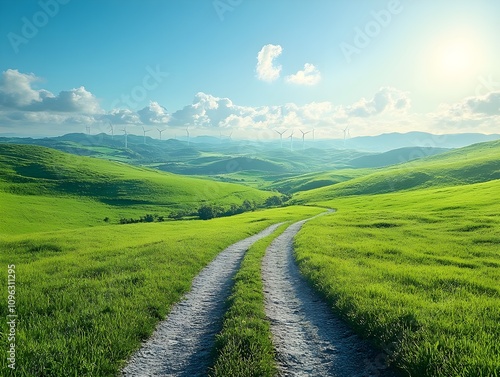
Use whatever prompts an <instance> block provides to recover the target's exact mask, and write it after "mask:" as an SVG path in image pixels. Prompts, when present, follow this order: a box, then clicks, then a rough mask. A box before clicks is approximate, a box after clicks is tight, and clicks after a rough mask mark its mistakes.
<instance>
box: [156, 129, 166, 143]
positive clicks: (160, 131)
mask: <svg viewBox="0 0 500 377" xmlns="http://www.w3.org/2000/svg"><path fill="white" fill-rule="evenodd" d="M157 130H158V132H159V133H160V140H161V133H162V132H163V131H165V130H160V129H159V128H157Z"/></svg>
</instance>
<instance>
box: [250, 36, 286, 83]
mask: <svg viewBox="0 0 500 377" xmlns="http://www.w3.org/2000/svg"><path fill="white" fill-rule="evenodd" d="M282 51H283V49H282V48H281V46H280V45H272V44H268V45H265V46H264V47H262V49H261V50H260V51H259V53H258V55H257V68H256V70H257V78H258V79H259V80H262V81H268V82H271V81H275V80H277V79H278V78H279V77H280V74H281V66H280V65H279V66H275V65H274V60H275V59H276V58H277V57H278V56H280V55H281V53H282Z"/></svg>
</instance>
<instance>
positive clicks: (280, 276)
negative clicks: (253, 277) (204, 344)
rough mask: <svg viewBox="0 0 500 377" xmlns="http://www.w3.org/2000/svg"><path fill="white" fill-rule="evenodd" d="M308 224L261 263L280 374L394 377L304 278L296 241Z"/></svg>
mask: <svg viewBox="0 0 500 377" xmlns="http://www.w3.org/2000/svg"><path fill="white" fill-rule="evenodd" d="M306 221H307V220H303V221H299V222H297V223H295V224H293V225H291V226H289V227H288V228H287V229H286V230H285V232H284V233H282V234H281V235H280V236H279V237H277V238H276V239H275V240H274V241H273V242H272V243H271V245H270V246H269V248H268V249H267V252H266V255H265V257H264V260H263V264H262V277H263V282H264V292H265V306H266V315H267V317H268V318H269V320H270V322H271V331H272V333H273V343H274V345H275V347H276V351H277V356H278V366H279V370H280V375H281V376H315V377H319V376H337V377H358V376H359V377H361V376H363V377H368V376H395V374H394V372H392V371H390V370H386V369H385V367H384V366H383V363H382V361H383V354H381V353H380V352H376V351H374V350H373V349H371V348H370V347H369V346H368V345H367V344H366V343H365V342H363V341H362V340H361V339H359V338H358V337H357V336H356V335H354V334H353V333H352V331H351V330H350V329H349V328H348V327H347V326H346V325H345V324H344V323H343V322H342V321H341V320H339V319H338V318H336V317H335V316H334V315H333V313H332V311H331V310H330V309H329V308H328V306H327V305H326V304H325V303H324V302H323V301H322V300H321V299H320V298H319V297H318V295H317V294H316V293H315V292H314V291H313V290H312V289H311V288H310V287H309V285H308V284H307V283H306V281H305V280H304V279H303V278H302V276H301V275H300V272H299V270H298V267H297V265H296V264H295V260H294V257H293V237H294V236H295V235H296V234H297V232H298V231H299V230H300V228H301V227H302V225H303V224H304V223H305V222H306Z"/></svg>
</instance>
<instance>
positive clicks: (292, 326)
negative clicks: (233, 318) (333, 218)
mask: <svg viewBox="0 0 500 377" xmlns="http://www.w3.org/2000/svg"><path fill="white" fill-rule="evenodd" d="M331 212H333V211H332V210H329V211H328V212H324V213H322V214H320V215H318V216H322V215H325V214H327V213H331ZM315 217H317V216H315ZM309 220H311V219H306V220H302V221H299V222H296V223H294V224H292V225H290V226H289V227H288V228H287V229H286V230H285V231H284V232H283V233H282V234H281V235H280V236H278V237H277V238H276V239H274V241H273V242H272V243H271V245H270V246H269V247H268V249H267V250H266V255H265V257H264V259H263V262H262V279H263V283H264V293H265V310H266V315H267V317H268V319H269V321H270V324H271V331H272V334H273V344H274V346H275V349H276V353H277V359H278V360H277V361H278V367H279V371H280V376H314V377H320V376H334V377H361V376H362V377H376V376H387V377H393V376H396V374H395V373H394V372H392V371H391V370H388V369H386V368H385V366H384V365H383V362H381V360H383V357H381V356H384V355H383V354H381V353H378V352H376V351H374V350H373V349H372V348H370V347H369V345H368V344H367V343H366V342H364V341H362V340H361V339H360V338H358V337H357V336H356V335H355V334H354V333H353V332H352V331H351V330H350V329H349V328H348V327H347V326H346V325H345V324H344V323H343V322H342V321H341V320H339V319H338V318H336V317H335V316H334V314H333V313H332V311H331V310H330V308H329V307H328V305H327V304H326V303H325V302H323V301H322V300H321V299H320V298H319V297H318V295H317V294H316V293H315V292H314V291H313V290H312V289H311V288H310V287H309V285H308V284H307V283H306V281H305V280H304V279H303V278H302V276H301V275H300V272H299V270H298V267H297V265H296V263H295V260H294V257H293V238H294V237H295V235H296V234H297V232H298V231H299V230H300V229H301V227H302V226H303V224H304V223H305V222H306V221H309ZM281 224H282V223H280V224H275V225H272V226H270V227H268V228H266V229H265V230H263V231H261V232H260V233H258V234H256V235H253V236H251V237H248V238H246V239H244V240H242V241H239V242H237V243H235V244H233V245H231V246H229V247H228V248H226V249H225V250H223V251H222V252H221V253H220V254H219V255H218V256H217V257H216V258H215V259H214V260H213V261H212V262H211V263H210V264H209V265H208V266H206V267H205V268H204V269H203V270H202V271H201V273H200V274H199V275H198V276H197V277H196V278H195V279H194V280H193V284H192V289H191V291H190V292H189V293H187V294H186V295H185V296H184V298H183V300H182V301H181V302H180V303H178V304H176V305H175V306H174V307H173V309H172V311H171V312H170V314H169V315H168V317H167V318H166V319H165V320H164V321H162V322H160V324H159V325H158V327H157V328H156V330H155V332H154V334H153V335H152V337H151V338H150V339H149V340H148V341H146V342H145V343H144V344H143V345H142V347H141V348H140V349H139V350H138V351H137V352H136V353H135V354H134V355H133V356H132V357H131V359H130V360H129V362H128V364H127V365H126V367H125V368H124V369H123V370H122V376H133V377H146V376H148V377H151V376H185V377H194V376H207V375H208V370H209V368H210V366H211V362H212V356H213V355H212V352H213V347H214V345H215V336H216V334H217V333H218V332H219V331H220V330H221V327H222V319H223V316H224V310H225V309H226V300H227V299H228V297H229V295H230V294H231V288H232V283H233V280H232V278H233V277H234V275H235V274H236V272H237V270H238V268H239V266H240V263H241V260H242V259H243V257H244V255H245V252H246V251H247V250H248V248H249V247H250V246H251V245H252V244H254V243H255V242H256V241H258V240H259V239H262V238H263V237H266V236H267V235H270V234H272V233H273V232H274V231H275V230H276V229H277V228H278V227H279V226H280V225H281ZM228 377H230V376H228ZM231 377H232V376H231Z"/></svg>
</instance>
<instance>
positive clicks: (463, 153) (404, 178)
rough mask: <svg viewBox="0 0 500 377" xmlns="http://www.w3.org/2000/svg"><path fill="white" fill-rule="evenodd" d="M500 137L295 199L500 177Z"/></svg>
mask: <svg viewBox="0 0 500 377" xmlns="http://www.w3.org/2000/svg"><path fill="white" fill-rule="evenodd" d="M498 156H500V141H494V142H488V143H481V144H475V145H472V146H470V147H466V148H461V149H458V150H453V151H450V152H446V153H442V154H440V155H437V156H433V157H428V158H425V159H422V160H417V161H414V162H409V163H405V164H401V165H396V166H393V167H389V168H384V169H379V170H375V171H374V172H373V173H371V174H368V175H365V176H362V177H359V178H354V179H351V180H349V181H347V182H342V183H338V184H335V185H333V186H328V187H322V188H319V189H316V190H310V191H306V192H300V193H298V194H297V195H296V196H295V198H294V201H295V203H308V202H311V201H318V200H320V199H318V198H322V199H323V200H328V199H333V198H338V197H342V196H353V195H373V194H382V193H390V192H396V191H402V190H410V189H417V188H427V187H445V186H455V185H466V184H472V183H479V182H488V181H491V180H493V179H500V159H499V158H498Z"/></svg>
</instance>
